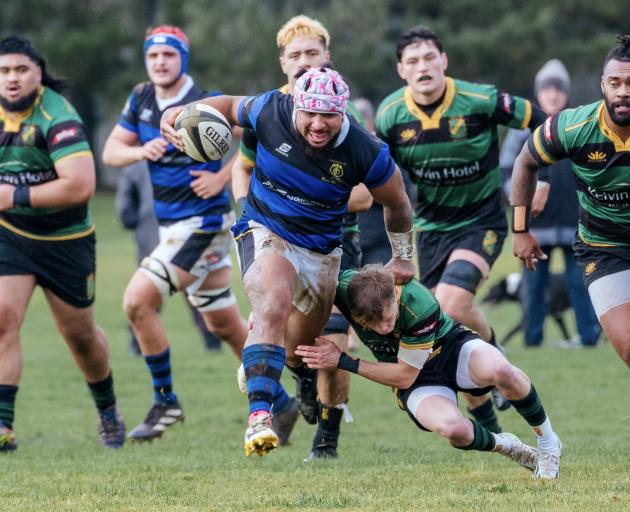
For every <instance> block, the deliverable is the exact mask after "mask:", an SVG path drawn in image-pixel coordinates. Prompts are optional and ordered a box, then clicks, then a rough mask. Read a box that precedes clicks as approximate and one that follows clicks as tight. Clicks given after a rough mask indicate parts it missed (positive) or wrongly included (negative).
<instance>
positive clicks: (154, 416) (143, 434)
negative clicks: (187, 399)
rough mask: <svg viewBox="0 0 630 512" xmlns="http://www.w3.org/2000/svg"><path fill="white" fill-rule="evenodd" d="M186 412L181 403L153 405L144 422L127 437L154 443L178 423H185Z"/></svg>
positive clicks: (132, 439)
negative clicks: (154, 440)
mask: <svg viewBox="0 0 630 512" xmlns="http://www.w3.org/2000/svg"><path fill="white" fill-rule="evenodd" d="M184 419H185V416H184V410H183V409H182V406H181V404H180V403H179V401H176V402H175V403H172V404H159V403H158V404H153V406H152V407H151V409H149V412H148V413H147V416H146V418H144V421H143V422H142V423H140V425H138V426H137V427H136V428H134V429H133V430H132V431H131V432H129V434H127V437H128V438H129V439H130V440H131V441H136V442H142V441H153V439H156V438H158V437H162V434H163V433H164V431H165V430H166V429H167V428H168V427H170V426H171V425H174V424H175V423H177V422H178V421H182V422H183V421H184Z"/></svg>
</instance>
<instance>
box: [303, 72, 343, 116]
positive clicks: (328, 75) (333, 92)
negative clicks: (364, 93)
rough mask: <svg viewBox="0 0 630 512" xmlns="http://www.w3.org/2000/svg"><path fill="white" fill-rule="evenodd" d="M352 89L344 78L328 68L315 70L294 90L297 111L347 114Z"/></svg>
mask: <svg viewBox="0 0 630 512" xmlns="http://www.w3.org/2000/svg"><path fill="white" fill-rule="evenodd" d="M349 96H350V89H349V88H348V85H347V84H346V82H345V81H344V79H343V77H342V76H341V75H340V74H339V73H337V72H336V71H334V70H332V69H328V68H313V69H309V70H308V71H307V72H306V73H304V74H303V75H302V76H301V77H300V78H299V79H298V81H297V82H296V84H295V87H294V88H293V102H294V106H295V110H296V111H297V110H307V111H309V112H325V113H336V114H341V115H342V116H343V115H344V114H345V113H346V107H347V105H348V97H349Z"/></svg>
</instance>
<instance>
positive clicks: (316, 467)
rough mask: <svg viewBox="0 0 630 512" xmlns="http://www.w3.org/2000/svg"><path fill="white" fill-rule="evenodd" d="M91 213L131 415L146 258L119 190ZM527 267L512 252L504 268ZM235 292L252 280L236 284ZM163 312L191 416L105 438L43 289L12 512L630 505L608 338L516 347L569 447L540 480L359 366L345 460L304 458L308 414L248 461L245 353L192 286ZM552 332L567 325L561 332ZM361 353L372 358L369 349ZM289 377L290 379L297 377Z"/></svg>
mask: <svg viewBox="0 0 630 512" xmlns="http://www.w3.org/2000/svg"><path fill="white" fill-rule="evenodd" d="M93 212H94V214H95V219H96V223H97V229H98V234H99V244H98V255H99V260H98V282H97V306H96V315H97V319H98V323H99V324H100V325H101V326H102V327H103V328H104V329H105V331H106V332H107V335H108V338H109V343H110V347H111V357H112V363H113V367H114V378H115V384H116V390H117V393H118V397H119V403H120V407H121V410H122V413H123V416H124V418H125V421H126V423H127V427H128V428H132V427H134V426H135V425H136V424H137V423H138V422H139V421H141V420H142V419H143V417H144V415H145V413H146V411H147V409H148V407H149V406H150V401H151V388H150V379H149V375H148V372H147V370H146V367H145V365H144V363H143V361H142V360H141V359H139V358H131V357H129V356H128V355H127V343H128V338H127V331H126V323H125V320H124V318H123V314H122V312H121V306H120V303H121V296H122V292H123V290H124V287H125V284H126V282H127V280H128V279H129V277H130V276H131V273H132V272H133V270H134V261H135V257H134V252H133V246H132V242H131V236H130V234H129V233H125V232H123V231H122V230H121V229H120V227H119V225H118V222H117V219H116V217H115V213H114V209H113V200H112V197H111V196H109V195H99V196H98V197H97V198H96V200H95V201H94V202H93ZM516 268H517V265H516V263H515V262H514V260H513V258H512V257H510V256H509V253H508V252H507V251H506V252H504V255H503V256H502V258H501V260H500V261H499V263H498V265H497V267H496V268H495V274H494V275H495V277H498V276H501V275H503V274H505V273H507V272H508V271H511V270H514V269H516ZM236 289H237V291H238V292H239V293H242V291H241V288H240V285H239V284H237V285H236ZM241 296H242V295H241ZM488 314H489V316H490V318H491V321H492V323H493V325H494V326H495V328H496V330H497V332H498V333H499V334H502V333H504V332H505V331H507V329H508V327H509V326H510V325H511V324H512V323H513V322H514V321H515V319H516V316H517V310H516V308H515V307H513V306H502V307H498V308H496V309H494V310H492V311H489V312H488ZM164 318H165V321H166V324H167V326H168V330H169V333H170V339H171V341H172V352H173V366H174V378H175V389H176V391H177V393H178V395H179V397H180V399H181V400H182V402H183V404H184V407H185V410H186V413H187V420H186V423H185V424H184V425H177V426H175V427H173V428H172V430H170V431H169V432H168V433H167V434H166V435H165V436H164V438H163V439H162V440H159V441H157V442H154V443H152V444H147V445H126V446H125V447H124V448H123V449H122V450H118V451H114V450H105V449H103V448H101V446H100V445H99V443H98V436H97V430H96V415H95V412H94V408H93V406H92V403H91V400H90V398H89V394H88V391H87V388H86V386H85V384H84V382H83V380H82V378H81V375H80V373H79V371H78V370H77V369H76V366H75V365H74V363H73V361H72V360H71V357H70V355H69V352H68V351H67V349H66V348H65V347H64V345H63V341H62V340H61V338H60V337H59V335H58V334H57V332H56V330H55V328H54V326H53V324H52V321H51V318H50V315H49V314H48V312H47V309H46V305H45V301H44V300H43V295H42V294H41V292H39V291H38V292H37V293H36V295H35V297H34V299H33V302H32V304H31V307H30V310H29V313H28V316H27V319H26V323H25V327H24V329H23V332H22V345H23V350H24V360H25V364H24V373H23V378H22V382H21V385H20V391H19V393H18V401H17V410H16V423H15V430H16V433H17V435H18V441H19V443H20V447H19V449H18V450H17V451H16V452H15V453H12V454H5V455H3V456H0V511H2V512H6V511H70V510H72V511H91V510H99V511H101V510H102V511H154V510H155V511H156V510H160V511H161V510H177V511H184V510H208V511H214V510H217V511H224V510H226V511H232V510H267V511H284V510H353V511H368V510H370V511H371V510H374V511H379V512H383V511H394V510H396V511H408V510H461V511H471V510H480V511H486V510H500V511H508V510H509V511H512V510H567V511H593V510H606V511H622V510H630V405H629V404H630V400H629V399H628V396H627V395H626V393H627V392H628V390H629V388H630V386H629V384H630V381H629V379H628V377H629V373H628V370H627V369H626V368H624V366H623V364H622V363H621V361H620V359H619V358H618V357H617V356H616V355H615V353H614V351H613V350H612V348H611V347H610V345H608V344H606V345H604V346H602V347H600V348H597V349H593V350H582V351H562V350H558V349H555V348H553V346H552V344H551V343H547V344H546V346H544V347H543V348H542V349H539V350H525V349H523V348H522V340H521V339H516V340H514V341H513V342H512V343H511V344H510V346H509V350H510V352H509V355H510V358H511V360H512V361H513V362H514V363H515V364H516V365H518V366H519V367H521V368H523V369H524V370H525V371H526V372H527V373H528V374H529V375H530V376H531V377H532V379H533V380H534V382H535V383H536V386H537V388H538V390H539V392H540V394H541V396H542V398H543V401H544V404H545V406H546V409H547V411H548V413H549V415H550V417H551V419H552V421H553V424H554V427H555V429H556V431H557V432H558V433H559V435H560V436H561V438H562V440H563V442H564V445H565V451H564V453H563V458H562V471H561V478H560V479H559V480H558V481H554V482H547V483H540V482H535V481H533V480H532V478H531V475H530V474H529V473H528V472H526V471H525V470H522V469H521V468H519V467H517V466H516V465H515V464H513V463H511V462H509V461H507V460H506V459H504V458H503V457H499V456H498V455H496V454H485V453H477V452H475V453H469V452H462V451H457V450H454V449H452V448H450V447H449V446H448V445H447V443H446V442H444V441H443V440H441V439H438V438H437V436H435V435H432V434H428V433H424V432H421V431H419V430H417V429H416V428H415V426H414V425H413V424H412V422H411V421H409V419H408V418H407V416H406V415H405V414H404V413H402V412H401V411H400V410H399V409H398V408H397V407H396V405H395V402H394V400H393V397H392V394H391V392H390V391H389V390H388V389H387V388H385V387H383V386H378V385H376V384H372V383H370V382H368V381H366V380H364V379H361V378H359V377H355V378H353V383H352V391H351V401H350V407H351V410H352V414H353V416H354V419H355V421H354V423H351V424H344V425H342V437H341V440H340V448H339V452H340V458H339V459H338V460H334V461H317V462H315V463H304V462H303V459H304V457H305V456H306V454H307V452H308V450H309V448H310V441H311V437H312V434H313V432H314V427H312V426H310V425H307V424H306V423H305V422H304V421H302V420H301V419H300V420H299V422H298V424H297V425H296V429H295V431H294V434H293V436H292V438H293V444H292V445H291V446H289V447H287V448H284V449H280V450H278V451H277V453H273V454H271V455H269V456H268V457H264V458H261V459H259V458H257V457H256V458H249V459H248V458H246V457H245V456H244V455H243V442H242V436H243V433H244V430H245V421H246V417H247V404H246V399H245V398H244V397H243V396H242V395H240V394H239V392H238V389H237V387H236V383H235V378H234V376H235V369H236V366H237V363H236V360H235V359H234V357H233V356H232V355H231V354H230V353H229V351H228V350H223V351H222V352H221V353H219V354H214V353H213V354H209V353H206V352H205V351H204V349H203V348H202V343H201V340H200V338H199V335H198V334H197V333H196V331H195V330H193V328H192V324H191V321H190V318H189V314H188V312H187V310H186V309H185V308H184V306H183V303H182V301H181V300H180V299H178V298H176V299H174V300H172V302H171V303H170V304H169V306H168V307H167V308H166V310H165V314H164ZM547 334H548V338H547V339H550V340H553V339H554V337H557V333H555V332H554V331H553V330H551V329H550V330H549V332H548V333H547ZM360 355H362V356H364V357H369V356H367V353H366V352H365V351H364V350H361V351H360ZM285 374H286V372H285ZM283 380H284V382H285V384H287V386H288V389H289V390H293V385H292V383H291V382H290V379H289V378H288V376H287V375H284V378H283ZM499 414H500V421H501V423H502V426H503V428H504V430H507V431H512V432H514V433H516V434H518V435H519V436H522V438H523V439H524V440H526V441H528V442H534V438H533V433H532V432H531V431H530V430H529V429H528V427H527V426H526V425H525V423H524V421H522V420H521V418H520V417H518V416H517V415H516V413H515V412H514V411H513V410H509V411H506V412H504V413H499Z"/></svg>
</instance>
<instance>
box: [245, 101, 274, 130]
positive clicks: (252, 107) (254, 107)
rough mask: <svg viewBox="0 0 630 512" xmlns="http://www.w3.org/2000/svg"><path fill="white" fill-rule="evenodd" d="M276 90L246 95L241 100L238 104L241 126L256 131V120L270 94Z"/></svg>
mask: <svg viewBox="0 0 630 512" xmlns="http://www.w3.org/2000/svg"><path fill="white" fill-rule="evenodd" d="M274 93H276V91H269V92H266V93H263V94H260V95H258V96H248V97H246V98H243V100H241V103H240V104H239V106H238V121H239V124H240V125H241V126H242V127H243V128H249V129H250V130H254V131H256V121H258V116H259V115H260V112H261V111H262V109H263V107H264V106H265V105H266V104H267V103H268V102H269V100H270V99H271V96H272V94H274Z"/></svg>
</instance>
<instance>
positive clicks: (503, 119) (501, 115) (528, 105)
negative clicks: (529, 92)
mask: <svg viewBox="0 0 630 512" xmlns="http://www.w3.org/2000/svg"><path fill="white" fill-rule="evenodd" d="M495 94H496V101H495V102H494V110H493V112H492V115H491V118H492V120H493V121H494V122H495V123H497V124H502V125H504V126H509V127H510V128H519V129H521V130H523V129H525V128H530V129H531V130H533V129H534V128H536V127H537V126H539V125H540V124H541V123H542V122H543V121H544V120H545V117H546V115H545V114H544V112H543V111H542V110H540V109H539V108H538V107H536V106H534V105H532V102H531V101H529V100H526V99H525V98H521V97H520V96H512V95H511V94H509V93H507V92H505V91H496V90H495Z"/></svg>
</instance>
